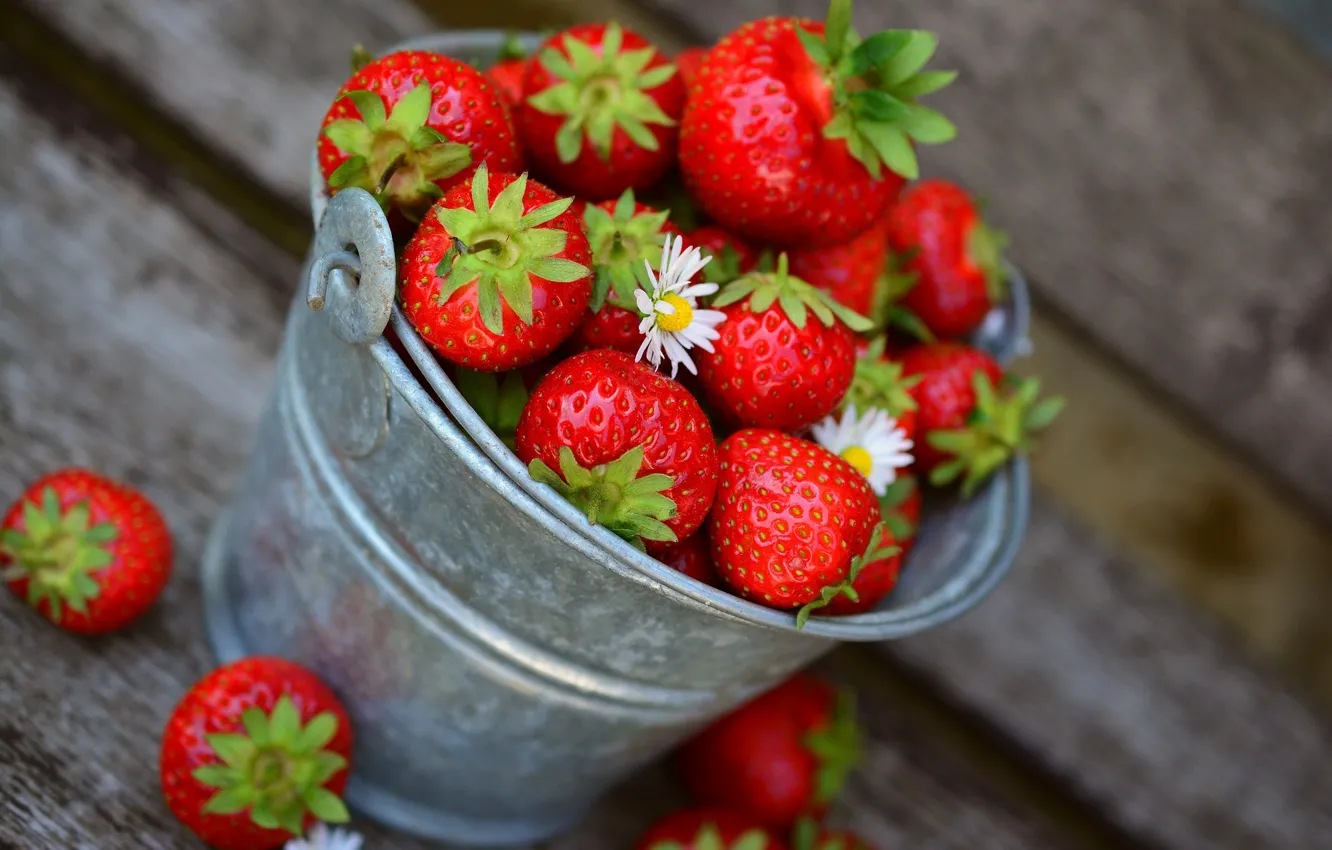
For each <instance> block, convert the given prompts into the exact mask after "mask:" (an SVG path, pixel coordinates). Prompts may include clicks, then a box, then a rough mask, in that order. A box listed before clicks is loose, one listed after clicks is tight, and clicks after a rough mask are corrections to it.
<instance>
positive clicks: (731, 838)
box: [635, 809, 786, 850]
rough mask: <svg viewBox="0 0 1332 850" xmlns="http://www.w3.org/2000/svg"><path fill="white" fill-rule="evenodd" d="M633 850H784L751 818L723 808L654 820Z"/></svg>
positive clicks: (688, 812)
mask: <svg viewBox="0 0 1332 850" xmlns="http://www.w3.org/2000/svg"><path fill="white" fill-rule="evenodd" d="M635 850H786V848H785V847H784V846H783V845H782V843H781V842H780V841H778V840H777V839H776V838H774V837H773V836H772V834H771V833H769V832H768V831H767V830H766V829H764V828H763V827H761V826H759V825H758V824H757V823H755V822H754V821H753V819H751V818H748V817H746V816H745V815H741V814H736V813H735V812H729V811H726V810H725V809H684V810H682V811H678V812H675V813H674V814H670V815H667V816H666V817H664V818H662V819H661V820H659V821H657V822H656V823H654V824H653V825H652V827H651V828H650V829H649V830H648V831H647V832H646V833H645V834H644V835H643V837H642V838H640V839H639V840H638V844H637V845H636V846H635Z"/></svg>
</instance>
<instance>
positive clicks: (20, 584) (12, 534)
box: [0, 469, 171, 635]
mask: <svg viewBox="0 0 1332 850" xmlns="http://www.w3.org/2000/svg"><path fill="white" fill-rule="evenodd" d="M170 577H171V532H170V531H169V530H168V529H167V526H166V522H165V521H164V520H163V519H162V515H161V514H160V513H158V512H157V508H155V507H153V504H152V502H150V501H148V499H147V498H145V497H144V496H142V495H140V494H139V493H138V492H136V491H135V490H133V489H131V488H130V487H128V486H126V485H124V484H120V483H119V482H116V481H112V480H110V479H107V478H103V477H102V476H100V475H97V474H96V473H93V472H89V471H87V470H83V469H62V470H60V471H58V472H53V473H51V474H50V475H48V476H46V477H45V478H42V479H40V480H39V481H37V482H35V483H34V484H32V486H30V487H29V488H28V490H27V492H26V493H24V494H23V496H22V497H21V498H20V499H19V500H18V501H17V502H15V503H14V505H13V506H12V507H11V508H10V509H9V512H8V513H7V514H6V515H5V519H4V523H3V524H2V525H0V578H3V579H4V580H5V581H6V582H7V583H8V584H9V589H10V590H12V591H14V593H15V594H16V595H17V596H18V597H19V598H21V599H26V600H27V601H28V604H29V605H31V606H33V607H34V608H36V609H37V611H38V612H39V613H41V615H42V616H43V617H45V618H46V619H48V620H50V621H51V622H53V623H55V624H56V625H57V626H60V627H61V628H63V629H66V630H68V631H71V632H77V633H79V634H85V635H97V634H106V633H107V632H113V631H115V630H117V629H120V628H123V627H124V626H127V625H129V624H130V623H131V622H133V621H134V620H137V619H138V618H139V617H140V616H142V615H143V613H144V612H145V611H147V610H148V609H149V608H151V607H152V605H153V603H154V602H155V601H156V600H157V597H158V596H159V595H160V594H161V593H162V588H164V587H166V583H167V580H168V579H169V578H170Z"/></svg>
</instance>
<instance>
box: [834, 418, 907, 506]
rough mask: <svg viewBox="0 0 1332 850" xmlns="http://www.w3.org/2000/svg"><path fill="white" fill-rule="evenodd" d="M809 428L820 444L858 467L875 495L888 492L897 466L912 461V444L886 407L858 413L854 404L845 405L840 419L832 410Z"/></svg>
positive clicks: (903, 465)
mask: <svg viewBox="0 0 1332 850" xmlns="http://www.w3.org/2000/svg"><path fill="white" fill-rule="evenodd" d="M810 430H811V431H812V432H813V434H814V439H815V441H816V442H818V444H819V445H821V446H823V447H824V448H825V449H827V450H828V451H830V452H832V453H833V454H836V455H840V456H841V457H842V459H843V460H845V461H846V462H847V463H849V464H851V465H852V466H854V467H855V468H856V469H858V470H860V472H861V474H862V475H864V476H865V477H866V478H868V479H869V483H870V488H871V489H873V490H874V492H875V494H876V495H879V496H882V495H883V494H884V493H885V492H887V490H888V485H889V484H892V483H893V481H895V480H896V479H897V470H899V469H902V468H904V467H907V466H910V465H911V460H912V458H911V449H912V446H913V445H914V444H913V443H912V442H911V440H910V439H908V438H907V435H906V431H904V430H903V429H902V428H901V427H899V426H898V424H897V420H896V419H894V418H893V417H891V416H889V415H888V411H886V410H869V411H866V413H865V415H864V416H859V417H858V416H856V408H855V405H848V406H847V408H846V412H844V413H843V414H842V419H841V421H840V422H839V421H838V419H837V415H836V414H833V415H831V416H828V417H826V418H824V420H823V421H822V422H818V423H816V424H815V425H814V427H813V428H811V429H810Z"/></svg>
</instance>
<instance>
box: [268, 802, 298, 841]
mask: <svg viewBox="0 0 1332 850" xmlns="http://www.w3.org/2000/svg"><path fill="white" fill-rule="evenodd" d="M274 814H275V815H276V816H277V821H278V826H280V827H282V828H283V829H285V830H286V831H287V832H290V833H291V834H292V835H300V834H301V833H302V832H304V831H305V809H304V808H303V807H301V806H287V807H286V808H284V809H282V810H281V811H279V812H275V813H274Z"/></svg>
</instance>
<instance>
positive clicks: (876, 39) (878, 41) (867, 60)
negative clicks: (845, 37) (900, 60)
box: [851, 30, 911, 77]
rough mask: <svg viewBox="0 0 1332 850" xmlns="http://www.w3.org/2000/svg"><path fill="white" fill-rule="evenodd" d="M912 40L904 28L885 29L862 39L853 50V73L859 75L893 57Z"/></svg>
mask: <svg viewBox="0 0 1332 850" xmlns="http://www.w3.org/2000/svg"><path fill="white" fill-rule="evenodd" d="M910 41H911V33H910V32H907V31H904V30H885V31H884V32H880V33H875V34H874V35H872V36H870V37H869V38H867V39H865V40H864V41H862V42H861V43H860V44H859V45H858V46H857V47H856V49H855V50H853V51H852V52H851V73H852V74H854V75H856V76H857V77H859V76H861V75H863V74H865V73H867V72H868V71H869V70H870V69H872V68H875V67H877V66H878V65H880V64H882V63H883V62H884V61H885V60H887V59H890V58H892V57H893V56H895V55H897V53H898V52H900V51H901V50H902V48H903V47H906V45H907V44H908V43H909V42H910Z"/></svg>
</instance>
